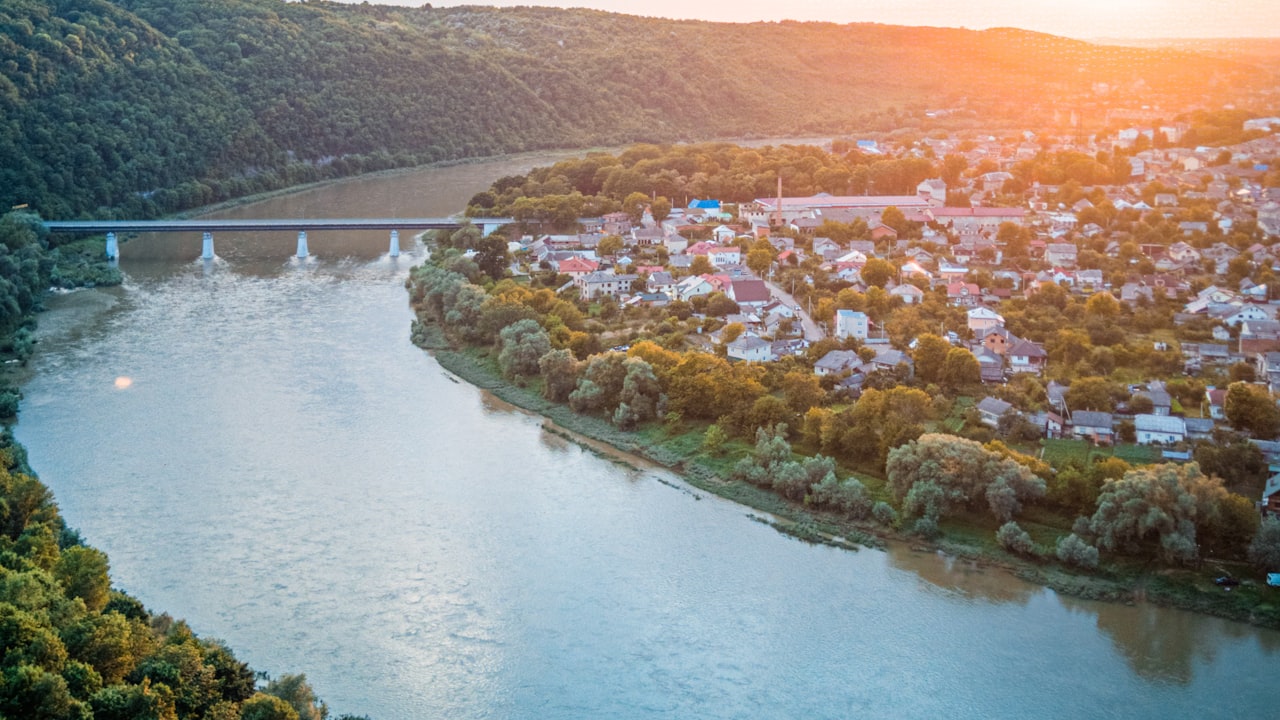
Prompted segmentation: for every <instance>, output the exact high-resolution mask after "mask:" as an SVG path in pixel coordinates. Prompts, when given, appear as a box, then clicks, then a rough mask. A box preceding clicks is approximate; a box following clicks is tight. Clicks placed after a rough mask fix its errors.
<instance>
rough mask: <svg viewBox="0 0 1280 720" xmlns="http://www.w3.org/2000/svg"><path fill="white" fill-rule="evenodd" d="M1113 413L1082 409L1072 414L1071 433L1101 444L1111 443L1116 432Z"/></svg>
mask: <svg viewBox="0 0 1280 720" xmlns="http://www.w3.org/2000/svg"><path fill="white" fill-rule="evenodd" d="M1113 424H1114V422H1113V418H1112V416H1111V413H1106V412H1093V411H1090V410H1080V411H1077V412H1074V413H1072V414H1071V434H1072V435H1073V436H1075V437H1078V438H1083V439H1085V440H1091V441H1093V442H1095V443H1098V444H1099V445H1110V444H1111V443H1112V442H1113V440H1114V438H1115V432H1114V431H1113V430H1112V429H1111V428H1112V425H1113Z"/></svg>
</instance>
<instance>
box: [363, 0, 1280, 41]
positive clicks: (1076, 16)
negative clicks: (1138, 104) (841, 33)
mask: <svg viewBox="0 0 1280 720" xmlns="http://www.w3.org/2000/svg"><path fill="white" fill-rule="evenodd" d="M342 1H344V2H350V1H352V0H342ZM373 1H374V2H378V3H383V4H391V5H408V6H412V7H417V6H420V5H422V4H423V2H424V0H373ZM432 5H434V6H436V7H442V6H450V5H504V6H509V5H555V6H561V7H593V8H597V9H600V10H609V11H613V12H623V13H630V14H633V15H654V16H659V17H671V18H695V19H701V20H718V21H730V22H753V21H757V20H782V19H792V20H826V21H831V22H840V23H846V22H881V23H889V24H894V25H938V26H948V27H967V28H973V29H982V28H989V27H1007V26H1012V27H1020V28H1026V29H1029V30H1039V31H1041V32H1048V33H1053V34H1055V35H1067V36H1070V37H1077V38H1086V39H1088V38H1119V37H1134V38H1152V37H1258V36H1275V35H1280V0H785V1H779V0H715V1H713V2H697V1H693V2H691V1H690V0H576V1H575V0H552V1H546V0H494V1H492V2H474V1H473V2H460V1H458V0H437V1H436V2H433V3H432Z"/></svg>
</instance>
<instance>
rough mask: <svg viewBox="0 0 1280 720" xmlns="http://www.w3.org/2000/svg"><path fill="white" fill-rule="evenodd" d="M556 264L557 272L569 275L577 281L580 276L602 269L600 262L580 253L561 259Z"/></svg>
mask: <svg viewBox="0 0 1280 720" xmlns="http://www.w3.org/2000/svg"><path fill="white" fill-rule="evenodd" d="M556 266H557V267H556V272H558V273H560V274H561V275H568V276H569V277H571V278H573V280H574V282H577V280H578V278H581V277H583V276H585V275H590V274H591V273H593V272H596V271H597V270H599V269H600V263H598V262H596V261H594V260H589V259H587V258H584V257H580V256H578V255H574V256H573V257H570V258H566V259H564V260H561V261H559V262H558V263H556Z"/></svg>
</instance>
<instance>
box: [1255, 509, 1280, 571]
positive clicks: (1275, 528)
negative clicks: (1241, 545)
mask: <svg viewBox="0 0 1280 720" xmlns="http://www.w3.org/2000/svg"><path fill="white" fill-rule="evenodd" d="M1249 562H1251V563H1253V564H1254V565H1255V566H1257V568H1258V569H1259V570H1262V571H1263V572H1280V518H1275V517H1269V518H1267V519H1265V520H1263V521H1262V524H1261V525H1259V526H1258V532H1257V534H1256V535H1254V537H1253V542H1251V543H1249Z"/></svg>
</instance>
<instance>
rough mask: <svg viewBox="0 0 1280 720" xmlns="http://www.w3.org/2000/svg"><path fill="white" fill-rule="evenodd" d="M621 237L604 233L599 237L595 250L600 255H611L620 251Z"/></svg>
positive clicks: (621, 245)
mask: <svg viewBox="0 0 1280 720" xmlns="http://www.w3.org/2000/svg"><path fill="white" fill-rule="evenodd" d="M622 247H623V243H622V237H621V236H619V235H605V236H604V237H602V238H600V242H599V243H598V244H597V245H596V252H597V253H599V254H600V256H601V257H613V256H614V255H617V254H618V253H620V252H622Z"/></svg>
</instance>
